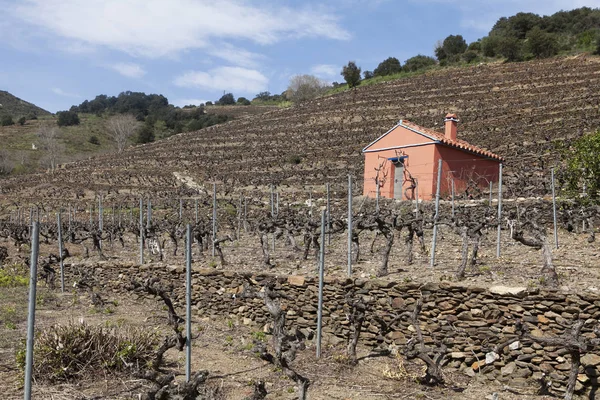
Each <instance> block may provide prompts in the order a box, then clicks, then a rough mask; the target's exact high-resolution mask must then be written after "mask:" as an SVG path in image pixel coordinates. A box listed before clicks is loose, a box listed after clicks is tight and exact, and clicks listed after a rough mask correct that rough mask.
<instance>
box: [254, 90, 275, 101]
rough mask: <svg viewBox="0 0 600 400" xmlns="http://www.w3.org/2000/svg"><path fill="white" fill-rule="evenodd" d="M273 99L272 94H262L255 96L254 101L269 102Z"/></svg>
mask: <svg viewBox="0 0 600 400" xmlns="http://www.w3.org/2000/svg"><path fill="white" fill-rule="evenodd" d="M270 97H271V92H260V93H258V94H257V95H256V96H254V100H261V101H267V100H269V99H270Z"/></svg>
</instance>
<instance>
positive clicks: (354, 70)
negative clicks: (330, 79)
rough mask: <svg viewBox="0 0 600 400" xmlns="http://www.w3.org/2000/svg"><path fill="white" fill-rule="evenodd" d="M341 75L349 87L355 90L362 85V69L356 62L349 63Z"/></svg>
mask: <svg viewBox="0 0 600 400" xmlns="http://www.w3.org/2000/svg"><path fill="white" fill-rule="evenodd" d="M341 75H342V76H343V77H344V80H345V81H346V83H347V84H348V87H350V88H353V87H356V86H358V85H360V67H358V66H357V65H356V63H355V62H354V61H349V62H348V64H346V65H344V68H342V73H341Z"/></svg>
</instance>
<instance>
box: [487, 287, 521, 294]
mask: <svg viewBox="0 0 600 400" xmlns="http://www.w3.org/2000/svg"><path fill="white" fill-rule="evenodd" d="M489 291H490V293H493V294H498V295H501V296H524V295H525V294H526V293H527V288H526V287H521V286H515V287H510V286H492V287H491V288H490V289H489Z"/></svg>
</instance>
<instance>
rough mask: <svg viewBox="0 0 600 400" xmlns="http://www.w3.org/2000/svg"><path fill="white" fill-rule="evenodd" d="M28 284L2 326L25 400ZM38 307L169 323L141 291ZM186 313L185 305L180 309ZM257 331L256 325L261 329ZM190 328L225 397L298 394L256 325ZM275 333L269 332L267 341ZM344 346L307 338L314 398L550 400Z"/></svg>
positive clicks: (94, 385)
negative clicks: (425, 378) (352, 353)
mask: <svg viewBox="0 0 600 400" xmlns="http://www.w3.org/2000/svg"><path fill="white" fill-rule="evenodd" d="M26 292H27V289H26V288H25V287H20V288H11V289H6V288H2V289H0V294H1V295H2V296H0V299H1V300H0V307H2V308H4V307H6V306H15V307H17V309H18V321H17V323H16V328H15V329H12V328H10V327H8V326H7V325H6V324H4V323H3V324H1V325H0V338H1V339H2V340H1V344H0V382H1V383H0V390H1V391H2V393H3V395H2V398H4V399H19V398H22V396H23V394H22V387H21V385H22V383H21V382H22V375H21V372H20V371H19V370H18V368H17V367H16V365H15V358H14V356H15V349H16V348H17V347H18V345H19V343H20V342H21V341H22V340H23V338H24V337H25V331H26V297H27V293H26ZM39 293H40V298H42V299H43V300H40V301H38V302H39V303H40V304H39V306H38V310H37V316H36V327H37V329H38V330H39V329H44V327H47V326H49V325H51V324H65V323H68V322H71V321H79V320H85V321H86V322H87V323H89V324H105V323H107V322H112V323H121V324H127V325H134V326H146V327H148V328H150V327H155V326H164V325H165V323H166V312H165V311H164V310H163V307H162V304H161V303H160V302H159V301H158V300H155V299H149V298H142V297H138V296H137V295H121V296H120V297H116V295H114V296H111V294H107V296H106V297H107V298H108V299H107V300H110V301H115V300H116V301H117V302H118V305H117V306H112V307H111V308H110V310H111V311H110V312H107V311H106V310H107V309H106V308H102V309H99V308H96V307H93V306H91V305H90V304H89V299H88V296H87V295H85V294H84V293H79V294H75V292H69V293H65V294H60V290H54V291H50V290H48V289H45V288H43V287H41V288H40V290H39ZM180 312H182V310H180ZM255 329H257V328H255ZM192 331H193V332H196V333H197V335H198V336H197V337H196V338H195V340H194V342H193V347H192V370H193V371H197V370H201V369H206V370H208V371H209V372H210V377H209V381H208V382H209V384H210V385H214V386H218V387H219V388H221V391H222V394H223V398H225V399H243V398H244V397H245V396H248V395H249V394H251V392H252V386H251V385H252V382H253V381H255V380H257V379H263V380H264V381H265V382H267V390H268V392H269V395H268V397H267V398H268V399H286V400H287V399H294V398H295V393H296V392H295V386H294V384H293V383H292V382H290V381H289V380H288V379H286V378H285V377H284V376H283V375H282V373H281V372H280V371H277V370H276V369H275V368H274V367H273V366H272V365H270V364H268V363H266V362H264V361H262V360H260V359H259V358H257V357H256V356H255V355H254V354H253V353H252V351H251V350H249V343H251V341H252V338H253V335H252V333H253V332H254V330H253V328H252V327H249V326H245V325H243V324H241V323H239V321H232V320H227V319H225V318H218V319H212V320H211V319H208V318H203V317H201V316H198V315H195V316H194V319H193V324H192ZM268 338H269V336H267V340H268ZM343 351H344V349H343V346H341V347H340V346H338V347H334V346H328V345H325V346H324V351H323V354H322V357H321V359H318V360H317V359H316V358H315V355H314V354H315V347H314V344H313V343H309V344H308V346H307V348H306V350H304V351H302V352H300V353H299V356H298V358H297V360H296V361H295V362H294V367H295V368H297V370H298V371H299V372H300V373H301V374H303V375H305V376H307V377H308V378H309V379H310V380H311V382H312V383H311V386H310V389H309V398H311V399H339V400H350V399H353V400H354V399H356V400H358V399H365V400H375V399H377V400H379V399H435V400H438V399H467V400H468V399H483V398H485V396H487V395H490V394H492V393H493V392H497V393H498V394H499V398H500V399H523V400H529V399H534V398H535V399H539V400H541V399H544V397H539V396H534V395H533V394H532V393H533V392H534V389H533V388H532V389H516V390H517V391H516V392H515V391H512V390H515V389H511V388H509V387H506V386H502V385H499V384H497V383H494V382H492V381H489V380H488V379H487V378H486V377H483V376H476V377H475V378H469V377H467V376H465V375H463V374H460V373H456V372H447V373H446V379H447V381H448V384H447V385H446V386H444V387H434V388H430V387H426V386H421V385H419V384H417V383H416V382H415V379H414V378H415V377H416V376H418V375H419V374H420V373H421V370H422V365H420V364H417V363H408V362H405V361H404V362H403V361H401V358H397V357H381V356H379V354H378V353H375V352H370V351H369V350H368V349H366V348H360V349H359V358H360V362H359V364H358V366H356V367H354V368H351V367H349V366H347V365H346V364H344V363H343V361H341V360H342V359H343V357H341V355H342V354H343ZM166 369H167V370H170V371H173V372H175V373H176V376H177V380H178V381H182V380H183V379H184V354H183V353H179V352H177V351H175V350H170V351H169V353H168V364H167V366H166ZM145 387H146V386H145V383H144V382H143V381H140V380H137V379H134V378H132V377H130V376H95V377H90V379H88V380H85V381H80V382H74V383H68V384H56V385H49V384H34V386H33V398H36V399H53V400H71V399H89V398H96V399H137V398H138V395H139V394H140V393H142V392H143V389H144V388H145Z"/></svg>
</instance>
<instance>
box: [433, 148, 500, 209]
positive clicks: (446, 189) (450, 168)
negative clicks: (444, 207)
mask: <svg viewBox="0 0 600 400" xmlns="http://www.w3.org/2000/svg"><path fill="white" fill-rule="evenodd" d="M440 158H441V159H442V181H441V183H440V196H442V197H447V196H449V195H450V194H451V192H452V179H454V190H455V193H457V194H463V195H464V194H467V193H472V190H470V191H468V192H467V187H468V185H469V182H470V181H473V182H474V183H475V184H476V185H477V186H479V187H480V188H481V189H485V190H487V188H488V187H489V183H490V181H491V182H498V175H499V170H500V163H499V162H498V161H494V160H488V159H485V158H481V157H479V156H477V155H475V154H471V153H466V152H464V151H461V150H458V149H455V148H452V147H447V146H443V145H439V144H436V145H435V166H434V173H435V178H434V182H433V183H434V186H433V188H432V193H433V194H434V196H435V191H436V187H435V185H437V169H438V160H439V159H440Z"/></svg>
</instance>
